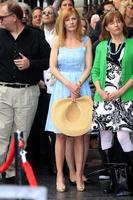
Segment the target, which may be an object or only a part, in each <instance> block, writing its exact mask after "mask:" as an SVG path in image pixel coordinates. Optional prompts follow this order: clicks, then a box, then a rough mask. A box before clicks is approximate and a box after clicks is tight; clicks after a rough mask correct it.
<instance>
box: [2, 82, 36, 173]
mask: <svg viewBox="0 0 133 200" xmlns="http://www.w3.org/2000/svg"><path fill="white" fill-rule="evenodd" d="M39 94H40V92H39V88H38V86H30V87H27V88H11V87H5V86H0V165H1V164H2V163H3V162H4V161H5V160H6V156H7V152H8V145H9V141H10V138H11V137H12V136H14V134H13V133H14V132H16V131H17V130H20V131H22V132H23V135H24V140H25V142H26V141H27V138H28V136H29V133H30V129H31V126H32V122H33V120H34V116H35V113H36V109H37V105H38V97H39ZM14 175H15V170H14V164H12V165H11V166H10V167H9V169H8V170H7V171H6V177H12V176H14Z"/></svg>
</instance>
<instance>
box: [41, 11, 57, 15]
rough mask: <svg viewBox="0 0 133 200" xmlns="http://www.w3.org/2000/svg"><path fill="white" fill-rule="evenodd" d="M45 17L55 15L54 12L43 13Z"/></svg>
mask: <svg viewBox="0 0 133 200" xmlns="http://www.w3.org/2000/svg"><path fill="white" fill-rule="evenodd" d="M42 14H43V15H53V14H54V13H53V12H49V11H48V12H46V11H44V12H43V13H42Z"/></svg>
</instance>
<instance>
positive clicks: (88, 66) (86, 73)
mask: <svg viewBox="0 0 133 200" xmlns="http://www.w3.org/2000/svg"><path fill="white" fill-rule="evenodd" d="M85 59H86V62H85V63H86V67H85V69H84V71H83V73H82V75H81V77H80V79H79V81H78V83H77V84H79V85H80V86H81V85H82V84H83V82H84V81H85V80H86V79H87V78H88V76H89V74H90V71H91V67H92V45H91V40H90V38H89V39H88V40H87V43H86V57H85Z"/></svg>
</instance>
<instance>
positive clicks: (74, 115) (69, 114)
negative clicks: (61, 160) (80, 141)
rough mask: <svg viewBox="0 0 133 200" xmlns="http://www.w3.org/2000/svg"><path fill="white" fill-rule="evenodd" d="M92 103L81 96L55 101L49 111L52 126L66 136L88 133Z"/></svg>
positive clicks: (89, 99)
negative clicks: (73, 99) (74, 99)
mask: <svg viewBox="0 0 133 200" xmlns="http://www.w3.org/2000/svg"><path fill="white" fill-rule="evenodd" d="M92 108H93V102H92V100H91V98H90V97H88V96H82V97H79V98H77V99H76V101H72V99H71V98H66V99H61V100H57V101H56V102H55V103H54V104H53V105H52V109H51V115H52V119H53V122H54V125H55V127H56V128H57V129H59V131H60V132H61V133H63V134H64V135H67V136H73V137H74V136H80V135H83V134H85V133H87V132H88V131H89V129H90V128H91V124H92Z"/></svg>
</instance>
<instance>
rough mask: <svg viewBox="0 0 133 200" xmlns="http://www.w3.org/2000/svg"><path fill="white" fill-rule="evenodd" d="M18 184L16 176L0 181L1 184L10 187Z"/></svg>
mask: <svg viewBox="0 0 133 200" xmlns="http://www.w3.org/2000/svg"><path fill="white" fill-rule="evenodd" d="M15 182H16V180H15V176H12V177H10V178H2V179H0V184H1V185H2V184H8V185H14V184H15Z"/></svg>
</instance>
